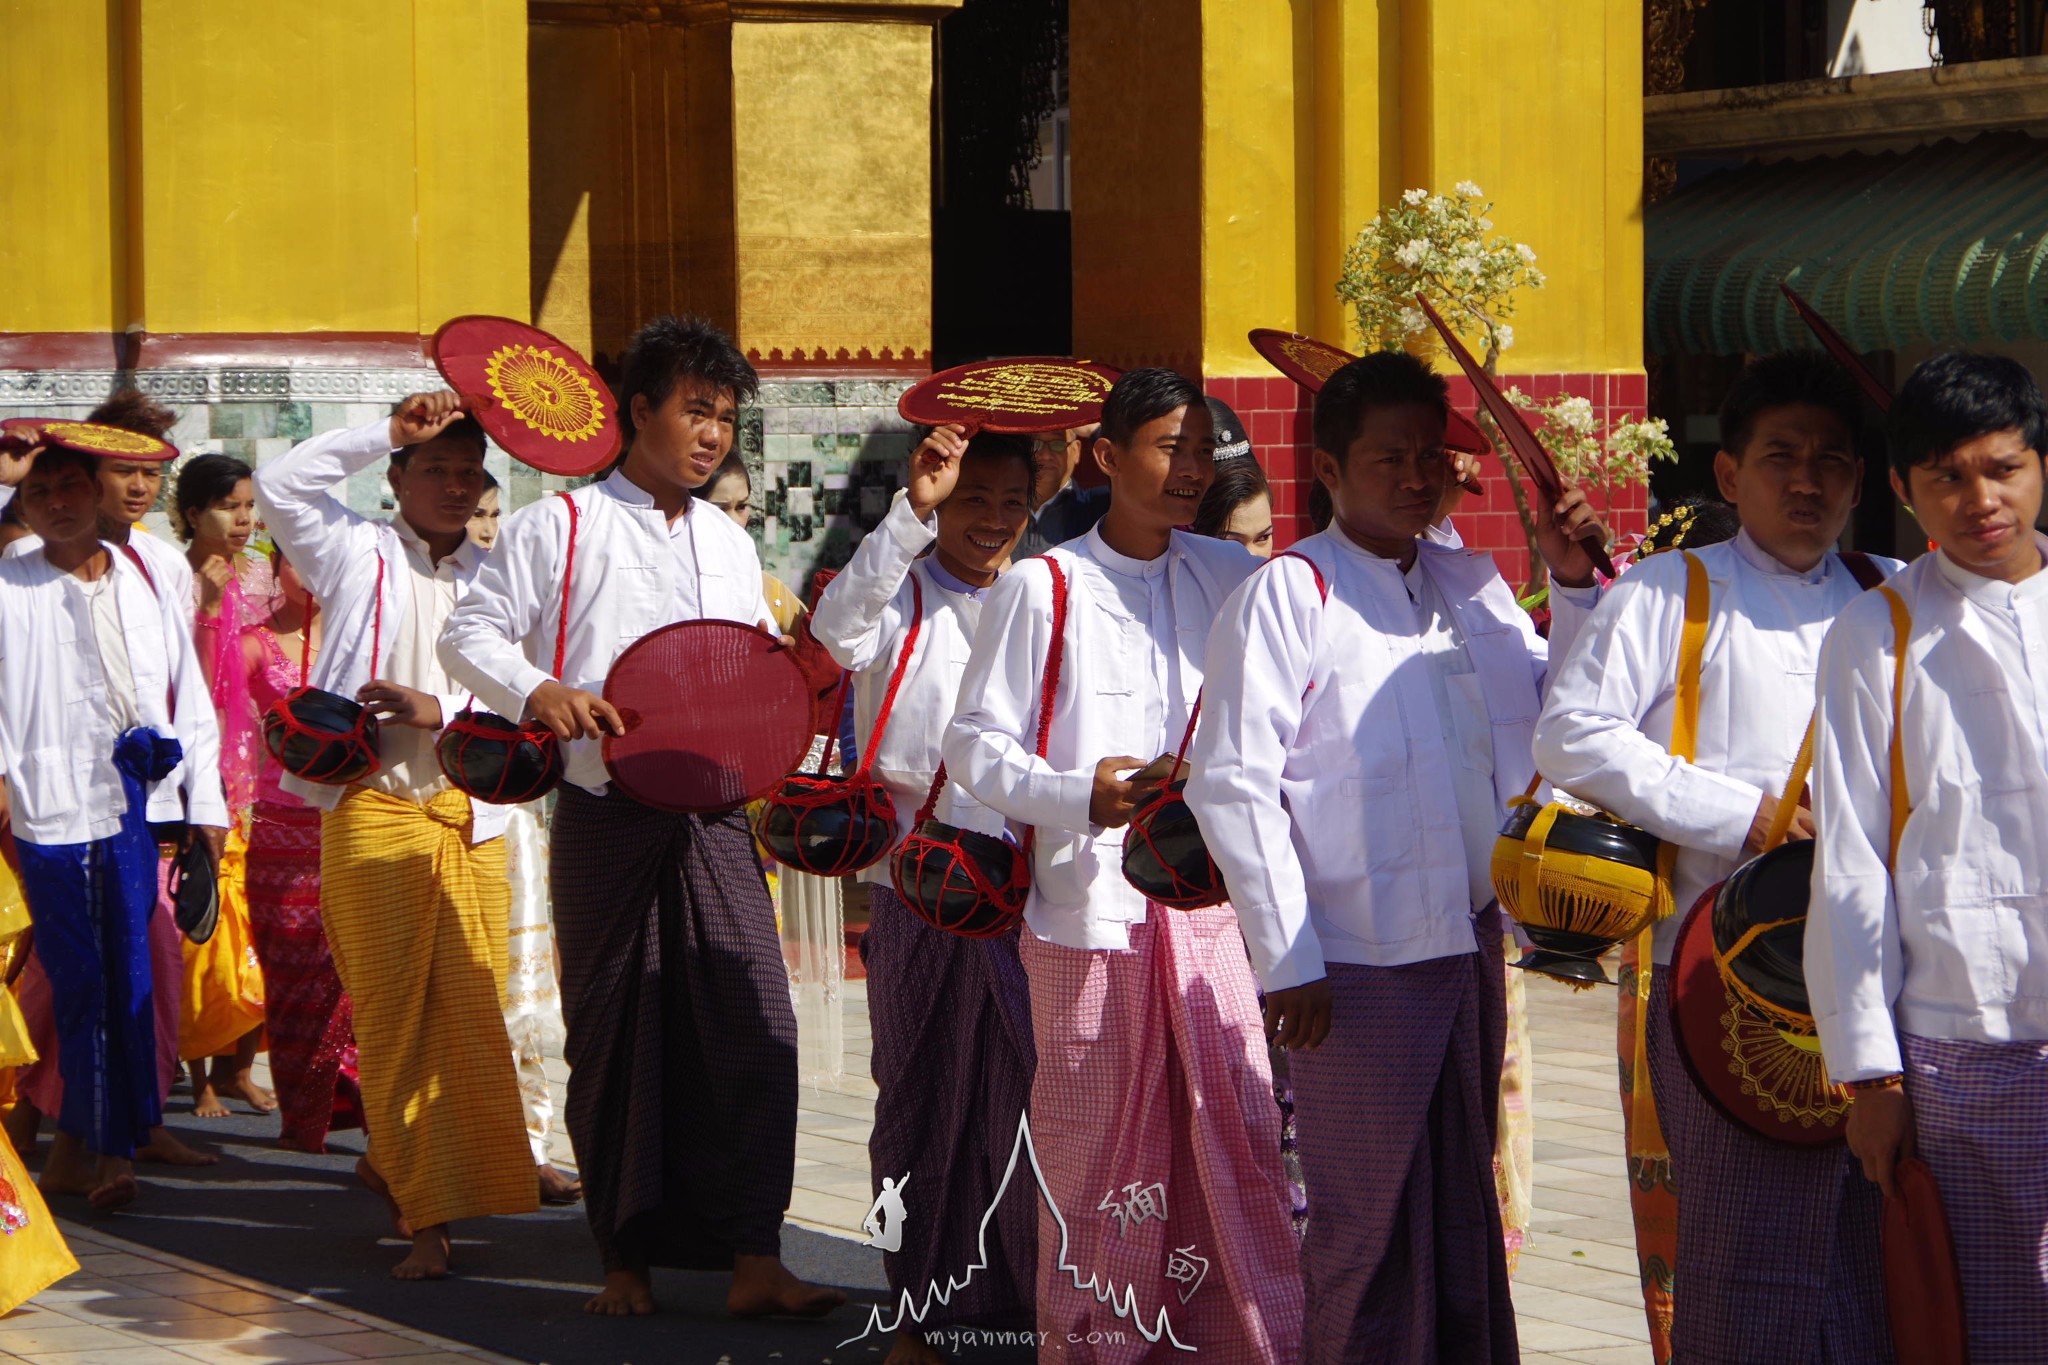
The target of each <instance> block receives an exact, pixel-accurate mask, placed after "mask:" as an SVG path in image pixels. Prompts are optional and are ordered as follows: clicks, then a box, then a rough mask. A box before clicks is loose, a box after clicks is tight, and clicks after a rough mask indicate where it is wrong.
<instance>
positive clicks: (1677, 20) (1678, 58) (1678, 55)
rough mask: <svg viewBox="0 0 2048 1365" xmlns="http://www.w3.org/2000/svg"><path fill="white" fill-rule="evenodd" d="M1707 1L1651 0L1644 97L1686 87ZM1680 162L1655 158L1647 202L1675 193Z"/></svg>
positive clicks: (1649, 166) (1646, 181)
mask: <svg viewBox="0 0 2048 1365" xmlns="http://www.w3.org/2000/svg"><path fill="white" fill-rule="evenodd" d="M1702 3H1704V0H1648V3H1647V4H1645V5H1644V7H1643V94H1644V95H1646V96H1648V95H1673V94H1676V93H1678V92H1679V91H1680V90H1683V89H1684V88H1685V50H1686V48H1688V47H1690V46H1691V45H1692V30H1693V20H1694V17H1695V14H1696V12H1697V11H1698V9H1699V7H1700V5H1701V4H1702ZM1677 181H1678V163H1677V162H1675V161H1673V160H1671V158H1669V157H1662V156H1653V157H1651V158H1650V159H1649V160H1648V161H1647V162H1646V163H1645V164H1644V167H1643V200H1644V202H1645V203H1650V204H1654V203H1656V202H1657V201H1658V200H1659V199H1662V198H1663V197H1664V196H1665V195H1667V194H1669V193H1671V190H1672V187H1673V186H1674V185H1675V184H1676V183H1677Z"/></svg>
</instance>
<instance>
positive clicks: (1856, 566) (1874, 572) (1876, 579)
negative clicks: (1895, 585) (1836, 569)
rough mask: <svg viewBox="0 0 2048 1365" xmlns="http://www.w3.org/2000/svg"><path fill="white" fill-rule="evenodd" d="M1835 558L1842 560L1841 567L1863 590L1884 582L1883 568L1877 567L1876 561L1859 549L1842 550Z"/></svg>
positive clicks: (1867, 590)
mask: <svg viewBox="0 0 2048 1365" xmlns="http://www.w3.org/2000/svg"><path fill="white" fill-rule="evenodd" d="M1835 558H1837V559H1839V560H1841V561H1842V567H1843V568H1845V569H1847V570H1848V571H1849V576H1850V577H1851V578H1853V579H1855V580H1856V583H1857V585H1858V586H1859V587H1861V588H1862V589H1863V591H1865V592H1869V591H1870V590H1871V589H1872V588H1875V587H1879V586H1881V585H1882V584H1883V583H1884V570H1883V569H1880V568H1878V567H1877V561H1876V560H1874V559H1872V558H1871V557H1870V556H1869V555H1867V554H1864V553H1863V551H1861V550H1843V551H1841V552H1840V553H1838V554H1837V555H1836V556H1835Z"/></svg>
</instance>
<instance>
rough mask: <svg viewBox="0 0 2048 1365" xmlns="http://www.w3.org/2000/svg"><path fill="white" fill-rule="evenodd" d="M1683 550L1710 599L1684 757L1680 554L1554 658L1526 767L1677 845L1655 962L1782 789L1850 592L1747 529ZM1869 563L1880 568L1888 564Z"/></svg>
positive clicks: (1612, 591)
mask: <svg viewBox="0 0 2048 1365" xmlns="http://www.w3.org/2000/svg"><path fill="white" fill-rule="evenodd" d="M1692 553H1693V554H1694V555H1696V556H1697V557H1698V558H1699V561H1700V563H1701V564H1702V565H1703V566H1704V567H1705V569H1706V571H1707V583H1708V589H1709V593H1710V601H1711V608H1710V614H1709V616H1708V618H1707V639H1706V649H1705V653H1704V655H1703V657H1702V661H1701V667H1700V714H1699V733H1698V740H1697V743H1696V745H1695V753H1694V756H1693V761H1692V762H1690V763H1685V762H1681V761H1679V760H1678V759H1677V758H1674V757H1673V756H1672V754H1671V752H1670V744H1671V725H1672V719H1673V717H1674V716H1675V715H1676V712H1677V692H1678V655H1679V643H1680V635H1681V633H1682V631H1683V629H1684V625H1685V577H1686V566H1685V556H1684V555H1683V554H1678V553H1669V552H1667V553H1665V554H1659V555H1653V556H1651V557H1650V558H1648V559H1646V560H1644V561H1643V562H1642V563H1640V564H1638V565H1636V566H1635V567H1634V568H1632V569H1630V570H1629V571H1628V572H1627V573H1626V574H1624V575H1622V577H1621V579H1620V580H1619V581H1618V582H1616V583H1615V584H1614V585H1613V586H1611V587H1610V588H1608V590H1607V592H1606V595H1605V597H1604V599H1603V600H1602V601H1601V603H1600V605H1599V607H1598V608H1597V609H1596V610H1595V611H1594V612H1593V614H1592V617H1591V619H1589V620H1588V621H1587V622H1586V625H1585V628H1584V629H1583V630H1582V631H1581V632H1580V633H1579V638H1578V641H1577V644H1576V645H1575V646H1574V648H1573V649H1572V650H1571V652H1570V653H1569V654H1568V655H1567V654H1563V653H1559V654H1557V655H1555V656H1554V657H1555V658H1556V659H1557V667H1556V669H1555V670H1554V673H1555V676H1554V678H1553V680H1552V682H1551V685H1550V695H1549V698H1548V700H1547V702H1546V703H1545V705H1544V708H1543V719H1542V722H1541V723H1540V724H1539V725H1538V726H1537V727H1536V765H1537V767H1538V768H1539V769H1541V770H1542V773H1543V775H1544V777H1545V778H1547V779H1548V780H1549V781H1550V782H1551V783H1553V784H1555V785H1556V786H1557V787H1559V788H1561V789H1562V790H1564V791H1567V792H1570V793H1571V794H1572V795H1573V796H1576V797H1578V798H1579V799H1580V800H1583V801H1589V802H1591V803H1593V804H1594V805H1596V806H1598V807H1599V808H1600V809H1602V810H1604V811H1607V812H1608V813H1609V814H1611V815H1613V816H1615V817H1616V818H1617V819H1620V820H1625V821H1627V822H1628V823H1629V824H1632V825H1637V826H1640V827H1641V828H1643V829H1646V830H1648V831H1649V832H1650V833H1652V834H1654V835H1656V836H1657V837H1658V838H1660V839H1668V840H1671V841H1672V842H1674V843H1676V844H1677V845H1678V849H1679V852H1678V857H1677V862H1676V864H1675V866H1674V868H1673V870H1672V899H1673V901H1674V902H1675V903H1676V906H1677V909H1676V911H1675V913H1673V914H1672V915H1671V916H1670V917H1669V918H1667V919H1665V920H1663V921H1662V922H1661V923H1659V924H1658V925H1657V927H1656V933H1655V938H1654V940H1653V942H1654V948H1655V958H1656V960H1657V961H1658V962H1659V963H1669V962H1670V960H1671V950H1672V947H1673V946H1674V944H1675V943H1676V942H1677V939H1678V929H1679V926H1680V924H1681V923H1682V922H1683V920H1684V917H1685V914H1686V912H1687V911H1688V910H1690V909H1691V908H1692V905H1693V902H1694V901H1696V900H1698V899H1699V897H1700V895H1701V894H1702V893H1703V892H1705V891H1707V890H1708V889H1709V888H1711V887H1713V886H1715V885H1717V884H1719V883H1720V882H1721V881H1722V880H1723V879H1724V878H1726V877H1727V876H1728V874H1729V873H1731V872H1733V871H1734V870H1735V869H1736V868H1737V867H1738V866H1740V865H1741V863H1742V862H1743V860H1744V858H1745V856H1746V855H1745V854H1744V853H1743V848H1742V846H1743V842H1744V841H1745V840H1746V839H1747V838H1748V837H1749V827H1750V823H1751V822H1752V821H1753V820H1754V819H1755V818H1756V811H1757V806H1758V804H1759V803H1760V802H1761V801H1762V800H1763V798H1764V796H1765V794H1766V793H1768V794H1770V795H1772V796H1777V795H1779V794H1780V793H1781V792H1782V791H1783V790H1784V786H1785V782H1786V780H1787V779H1788V778H1789V777H1790V776H1791V773H1792V762H1793V760H1794V759H1795V758H1797V757H1798V755H1799V743H1800V739H1801V738H1802V737H1803V736H1804V735H1805V733H1806V726H1807V722H1808V720H1810V719H1811V717H1812V715H1813V706H1814V676H1815V671H1816V669H1817V668H1818V667H1819V661H1820V649H1821V642H1822V640H1824V639H1825V638H1826V636H1827V632H1828V627H1829V626H1830V625H1831V624H1833V622H1834V620H1835V618H1836V617H1837V616H1838V615H1839V614H1840V613H1841V611H1842V610H1843V609H1844V608H1845V607H1847V606H1848V605H1849V603H1851V602H1852V601H1854V600H1856V598H1858V597H1860V596H1861V595H1862V593H1863V586H1862V585H1861V584H1860V583H1858V582H1857V581H1856V578H1855V576H1854V575H1853V574H1851V573H1850V572H1849V570H1848V568H1847V567H1846V566H1845V565H1844V564H1843V563H1842V561H1841V560H1840V558H1838V557H1837V556H1835V555H1826V556H1823V557H1822V559H1821V561H1820V563H1819V564H1818V565H1817V566H1816V567H1815V568H1814V569H1813V570H1812V571H1810V572H1806V573H1801V572H1799V571H1797V570H1795V569H1791V568H1788V567H1786V566H1785V565H1784V564H1782V563H1780V562H1779V561H1778V560H1776V559H1774V558H1772V557H1771V556H1770V555H1769V554H1768V553H1767V552H1765V550H1764V549H1763V548H1762V547H1761V546H1759V545H1758V544H1757V543H1756V542H1755V541H1754V540H1752V539H1751V538H1750V537H1749V534H1748V533H1747V532H1744V533H1742V534H1740V535H1738V536H1737V537H1736V538H1735V539H1734V540H1730V541H1723V542H1721V543H1720V544H1717V545H1707V546H1703V547H1701V548H1700V549H1698V550H1695V551H1693V552H1692ZM1872 562H1873V563H1874V564H1875V565H1876V566H1877V567H1878V568H1879V569H1880V570H1882V571H1883V572H1885V573H1886V574H1890V573H1894V572H1896V571H1897V570H1898V569H1899V568H1900V565H1899V563H1898V561H1896V560H1889V559H1875V558H1873V560H1872Z"/></svg>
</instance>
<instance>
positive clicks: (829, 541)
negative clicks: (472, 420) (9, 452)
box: [0, 368, 911, 595]
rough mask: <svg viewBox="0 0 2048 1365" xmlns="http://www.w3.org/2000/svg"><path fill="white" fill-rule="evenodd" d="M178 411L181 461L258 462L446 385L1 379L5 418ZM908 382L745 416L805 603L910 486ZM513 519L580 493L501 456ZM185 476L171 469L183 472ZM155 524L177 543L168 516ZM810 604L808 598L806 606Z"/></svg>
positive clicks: (769, 526) (360, 380) (806, 394)
mask: <svg viewBox="0 0 2048 1365" xmlns="http://www.w3.org/2000/svg"><path fill="white" fill-rule="evenodd" d="M123 383H126V384H133V385H135V386H136V387H138V388H141V389H143V390H145V391H147V392H149V393H151V394H154V395H156V396H157V397H158V398H159V399H161V400H162V401H163V402H164V403H166V404H168V405H169V406H171V407H173V408H175V409H177V411H178V413H179V418H178V425H177V426H176V427H175V428H173V429H172V431H171V436H170V439H171V441H172V443H173V444H175V445H176V446H177V447H178V449H179V451H180V459H181V460H183V459H189V458H191V457H193V456H196V455H206V454H226V455H233V456H236V457H237V458H240V459H243V460H246V461H248V462H249V463H250V464H252V465H254V464H260V463H262V462H263V461H264V460H267V459H271V458H273V457H274V456H277V455H280V454H282V453H283V452H285V451H287V450H289V449H291V447H292V445H293V444H294V443H296V442H298V441H303V440H305V439H306V438H307V437H309V436H313V435H316V434H318V433H321V432H326V431H332V430H335V429H337V428H342V427H351V426H356V425H359V424H361V423H364V422H370V421H375V420H377V419H378V418H380V417H383V416H386V415H387V414H389V413H390V411H391V407H392V405H393V404H395V403H396V402H397V401H398V400H399V399H400V398H403V397H404V396H405V395H406V394H408V393H413V392H417V391H419V390H423V389H434V388H439V387H441V380H440V377H439V376H438V375H437V374H435V373H434V372H433V371H431V370H314V369H308V368H289V369H285V368H279V369H224V368H223V369H205V368H194V369H180V370H142V371H137V372H134V373H130V374H118V373H116V372H114V371H111V370H65V371H37V370H13V371H0V417H9V416H31V415H33V416H41V417H84V416H85V415H86V413H87V412H89V411H90V410H91V409H92V407H93V405H94V404H96V403H98V402H99V401H100V400H102V399H103V398H105V397H106V396H107V394H109V393H110V392H112V391H113V390H114V388H115V387H116V386H117V385H118V384H123ZM908 387H909V381H907V380H896V381H880V380H831V379H818V380H772V381H769V382H767V383H764V384H763V385H762V386H761V395H760V400H759V402H758V403H756V404H754V405H753V406H751V407H749V408H747V409H746V410H745V411H743V412H742V413H741V415H740V442H739V447H740V450H741V452H742V454H743V455H744V456H745V458H746V461H747V467H748V469H749V471H750V473H751V475H752V478H753V484H754V499H753V501H754V509H755V510H754V521H753V525H752V528H751V529H752V531H753V533H754V536H755V539H756V540H757V541H758V542H759V544H760V547H761V562H762V565H763V567H764V568H766V569H767V571H768V572H770V573H772V574H774V575H776V576H777V577H778V578H781V579H782V580H783V581H784V582H785V583H788V584H789V585H790V586H791V587H793V588H796V589H797V590H798V591H805V590H806V588H807V585H808V583H809V581H810V578H811V575H812V573H813V572H815V571H816V570H818V569H821V568H837V567H839V566H840V565H842V564H844V563H845V562H846V560H847V558H848V557H849V556H851V555H852V553H853V547H854V545H855V544H856V543H858V541H859V538H860V536H861V535H862V534H863V533H864V532H866V531H867V530H869V529H871V528H872V527H873V526H875V525H876V523H878V522H879V521H880V520H881V519H882V517H883V515H884V514H885V513H886V512H887V511H888V510H889V499H890V497H891V495H892V494H893V493H894V492H895V490H896V489H898V488H900V487H902V486H903V482H904V471H905V468H906V466H907V465H908V462H909V457H910V447H911V434H910V428H909V426H908V425H907V424H905V423H904V422H903V420H902V419H901V418H899V417H898V416H897V415H896V399H897V397H898V396H899V395H900V394H901V393H902V392H903V390H904V389H906V388H908ZM485 467H486V468H488V469H489V470H490V471H491V472H492V473H493V474H495V475H496V476H497V478H498V481H499V482H500V483H501V484H502V485H504V487H505V492H506V495H507V497H506V506H507V510H514V509H517V508H520V507H524V506H526V505H527V504H528V503H531V502H535V501H537V500H539V499H541V498H543V497H546V496H548V495H549V494H551V493H555V492H559V491H561V490H562V489H565V488H570V487H574V486H576V485H577V484H580V483H582V482H584V480H581V479H564V478H560V477H558V476H555V475H551V474H547V475H544V474H542V473H540V472H539V471H538V470H535V469H530V468H528V467H527V466H525V465H522V464H520V463H518V462H517V461H515V460H513V459H512V458H511V457H510V456H508V455H506V454H505V453H504V452H503V451H501V450H498V449H497V448H495V447H493V448H492V450H491V452H490V454H489V456H488V457H487V458H486V460H485ZM173 478H175V467H174V469H173ZM348 501H349V505H350V506H351V507H354V508H355V509H356V510H357V511H359V512H362V513H364V514H366V515H370V516H377V515H388V514H389V513H390V511H391V497H390V487H389V485H388V484H387V483H386V481H385V477H384V470H383V468H382V467H381V466H379V467H376V468H373V469H370V470H366V471H364V472H363V473H361V474H358V475H357V476H355V477H354V478H353V479H351V480H350V481H349V485H348ZM149 523H150V524H151V525H152V526H153V527H154V528H155V529H157V530H158V531H159V532H163V533H166V534H168V532H169V525H170V523H169V520H168V518H167V517H166V515H165V513H164V512H163V511H162V510H159V511H157V512H155V513H153V514H152V515H151V516H150V518H149ZM806 595H808V594H806Z"/></svg>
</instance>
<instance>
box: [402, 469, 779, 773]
mask: <svg viewBox="0 0 2048 1365" xmlns="http://www.w3.org/2000/svg"><path fill="white" fill-rule="evenodd" d="M569 496H570V497H571V498H573V499H574V500H575V502H576V509H577V526H576V562H575V568H574V570H573V573H571V575H570V578H571V582H570V584H569V631H568V644H567V648H566V650H565V651H564V654H563V664H562V677H561V679H560V681H562V682H563V683H566V684H567V685H569V686H570V687H576V688H582V689H584V690H585V691H589V692H597V693H602V692H603V691H604V681H605V675H606V674H608V673H610V672H611V667H612V664H613V663H614V662H616V661H617V659H618V657H619V655H620V654H622V653H624V652H625V650H626V647H627V646H628V645H630V644H632V643H633V642H634V641H636V640H638V639H640V638H641V637H642V636H644V635H647V634H650V633H651V632H653V631H657V630H659V629H661V628H662V627H663V626H668V625H674V624H675V623H676V622H678V621H694V620H701V619H710V620H720V621H738V622H740V623H741V624H743V625H749V626H752V625H758V624H759V623H761V622H762V621H770V620H773V619H774V617H773V614H772V613H770V611H769V610H768V603H767V601H766V599H765V598H764V597H763V596H762V592H761V558H760V555H759V554H758V553H756V551H755V549H754V540H753V537H752V536H749V535H748V534H747V533H746V532H745V531H743V530H741V529H740V527H739V525H738V523H736V522H734V521H733V519H732V518H731V517H728V516H726V515H725V514H724V513H723V512H721V511H719V510H718V509H717V508H716V507H713V506H712V505H711V504H710V503H708V502H704V501H702V500H701V499H698V498H692V499H690V501H689V504H688V506H687V507H686V508H685V509H684V514H683V515H682V516H680V517H678V518H677V519H676V521H675V523H674V524H673V525H671V524H670V523H669V520H668V518H667V516H665V515H664V514H663V513H662V511H661V510H660V509H659V508H657V507H656V506H655V505H654V499H653V497H652V496H651V495H649V494H648V493H647V492H645V491H644V490H642V489H641V488H639V487H638V486H637V485H635V484H634V483H633V482H632V481H631V480H629V479H628V478H626V476H625V475H624V474H623V473H620V472H614V473H613V474H611V475H610V476H609V477H607V478H605V479H603V480H602V481H600V482H598V483H593V484H586V485H585V486H584V487H582V488H579V489H577V490H576V491H575V492H574V493H572V494H570V495H569ZM568 562H569V511H568V508H567V506H566V505H565V504H564V502H563V500H562V499H561V498H559V497H549V498H542V499H541V500H540V501H539V502H536V503H532V504H530V505H528V506H526V507H522V508H520V509H519V510H518V511H517V512H514V513H513V514H512V515H511V516H509V517H507V518H506V519H505V523H504V528H503V529H502V530H501V531H500V532H499V534H498V543H497V544H496V545H494V546H492V547H491V554H490V557H489V559H487V560H486V561H485V563H484V566H483V571H482V572H481V573H480V574H479V575H478V576H477V580H476V582H475V583H474V584H473V585H472V586H471V588H470V591H469V592H468V594H466V595H465V596H464V597H463V599H462V601H461V602H459V603H458V604H457V605H456V608H455V614H454V615H453V616H450V617H449V618H448V624H447V626H446V628H444V629H443V630H442V632H441V661H442V663H443V664H445V665H446V667H447V669H448V672H449V675H450V676H451V677H453V678H455V679H456V680H457V681H458V682H460V683H462V684H463V685H464V686H465V687H468V688H470V689H471V690H472V691H474V692H475V693H476V695H477V698H478V700H480V701H482V702H483V703H484V704H485V705H487V706H488V707H489V708H490V709H491V710H493V711H495V712H497V713H498V714H499V715H502V716H506V717H509V718H511V719H515V720H516V719H520V718H521V717H523V716H525V714H526V700H527V698H528V697H530V696H532V695H533V690H534V689H535V688H536V687H539V686H540V685H541V684H542V683H544V682H547V681H548V680H549V679H551V678H553V677H554V667H555V640H556V637H557V636H558V635H559V634H560V626H561V620H562V587H563V570H564V567H565V566H566V565H567V564H568ZM563 778H564V780H566V781H569V782H573V783H575V784H576V785H577V786H579V787H582V788H583V789H584V790H585V791H589V792H594V793H602V792H604V790H605V789H606V786H607V784H608V783H609V781H610V778H609V776H608V775H607V774H606V772H605V767H604V756H603V753H602V752H601V749H600V741H598V740H592V739H579V740H576V741H574V742H572V743H570V744H568V745H566V746H564V757H563Z"/></svg>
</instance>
